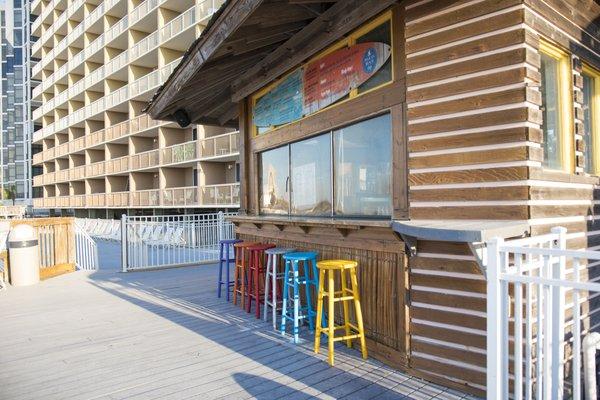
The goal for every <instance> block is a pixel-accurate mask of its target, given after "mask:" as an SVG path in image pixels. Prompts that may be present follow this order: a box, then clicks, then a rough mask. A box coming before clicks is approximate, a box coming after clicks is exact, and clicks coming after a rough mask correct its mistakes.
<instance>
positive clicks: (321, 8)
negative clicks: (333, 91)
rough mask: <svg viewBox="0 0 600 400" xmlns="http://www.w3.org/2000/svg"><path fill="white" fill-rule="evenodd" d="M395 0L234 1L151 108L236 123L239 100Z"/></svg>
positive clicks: (155, 112)
mask: <svg viewBox="0 0 600 400" xmlns="http://www.w3.org/2000/svg"><path fill="white" fill-rule="evenodd" d="M395 2H396V0H229V1H227V2H226V3H225V4H224V5H223V7H222V8H221V9H220V10H219V12H218V13H217V14H215V16H214V17H213V19H212V20H211V21H210V22H209V24H208V26H207V27H206V28H205V30H204V32H203V33H202V35H201V36H200V37H199V38H198V40H196V42H195V43H194V44H193V45H192V46H191V47H190V49H189V50H188V52H187V53H186V55H185V57H184V59H183V60H182V62H181V64H180V65H179V67H178V68H177V69H176V70H175V71H174V72H173V74H172V75H171V76H170V77H169V79H168V81H167V82H166V83H165V84H164V85H163V86H162V87H161V88H159V90H158V91H157V93H156V94H155V96H154V98H153V100H152V101H151V102H150V104H149V107H148V109H147V112H148V113H149V114H150V116H151V117H152V118H154V119H159V120H172V121H174V120H175V117H174V113H175V112H176V111H180V112H181V111H185V113H186V114H187V116H188V117H189V119H190V122H192V123H200V124H207V125H224V126H237V123H238V121H237V118H238V102H239V100H240V99H243V98H244V97H245V96H247V95H249V94H251V93H252V92H254V91H256V90H257V89H259V88H260V87H262V86H264V85H265V84H267V83H268V82H270V81H272V80H273V79H276V78H277V77H279V76H281V75H282V74H284V73H285V72H286V71H288V70H290V69H291V68H293V67H294V66H295V65H297V64H299V63H301V62H302V61H304V60H306V59H307V58H309V57H310V56H311V55H314V54H315V53H317V52H318V51H320V50H321V49H322V48H324V47H325V46H327V45H329V44H331V43H333V42H335V41H336V40H337V39H339V38H340V37H342V36H343V35H345V34H347V33H348V32H350V31H351V30H353V29H355V28H356V27H357V26H359V25H360V24H361V23H363V22H364V21H366V20H368V19H369V18H371V17H373V16H375V15H377V14H378V13H379V12H381V11H382V10H384V9H385V8H387V7H388V6H389V5H391V4H392V3H395Z"/></svg>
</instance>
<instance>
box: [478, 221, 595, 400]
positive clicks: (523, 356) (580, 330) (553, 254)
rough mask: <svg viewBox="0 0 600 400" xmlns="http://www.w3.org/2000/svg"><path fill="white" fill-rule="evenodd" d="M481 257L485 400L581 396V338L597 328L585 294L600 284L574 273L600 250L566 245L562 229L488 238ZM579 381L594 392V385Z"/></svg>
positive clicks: (592, 310)
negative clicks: (484, 288)
mask: <svg viewBox="0 0 600 400" xmlns="http://www.w3.org/2000/svg"><path fill="white" fill-rule="evenodd" d="M487 258H488V262H487V264H488V266H487V398H488V400H492V399H494V400H495V399H508V398H509V397H511V398H513V399H515V400H520V399H527V400H530V399H544V400H546V399H562V398H573V399H581V398H582V384H581V376H582V374H581V372H582V337H583V336H584V335H589V334H590V333H592V332H593V331H596V332H597V331H598V329H599V327H598V325H597V324H595V325H594V323H593V322H592V318H591V314H592V313H593V312H594V311H597V310H594V309H592V308H593V304H595V302H591V301H590V299H591V298H594V297H597V296H598V294H600V284H599V283H596V282H593V281H582V280H581V272H585V271H587V267H588V266H587V263H592V262H594V263H597V262H598V261H600V252H598V251H585V250H568V249H567V247H566V229H565V228H554V229H553V230H552V233H551V234H548V235H542V236H538V237H531V238H526V239H520V240H515V241H508V242H504V241H503V240H502V239H499V238H496V239H493V240H491V241H490V242H488V244H487ZM586 261H587V262H586ZM584 276H586V277H587V275H586V274H585V273H584ZM586 298H587V299H586ZM587 308H590V309H589V310H588V309H587ZM568 309H570V313H567V312H566V311H567V310H568ZM511 326H512V329H511ZM511 333H512V335H511ZM596 335H597V334H596ZM565 346H567V347H568V348H570V349H571V351H570V352H568V353H567V355H568V356H567V357H566V355H565ZM594 362H595V361H594ZM588 367H590V368H592V367H595V365H593V364H592V365H588ZM565 371H567V372H568V374H567V375H566V376H565ZM586 375H587V374H586ZM589 375H591V379H593V378H594V376H593V374H589ZM593 380H595V379H593ZM586 383H587V385H586V390H593V391H595V386H596V382H586ZM511 388H512V389H511ZM588 396H589V394H588ZM588 396H586V398H588ZM591 398H595V395H593V397H591Z"/></svg>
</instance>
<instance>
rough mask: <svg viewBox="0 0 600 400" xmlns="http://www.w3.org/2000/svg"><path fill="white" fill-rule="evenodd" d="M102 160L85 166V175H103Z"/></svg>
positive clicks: (88, 176) (87, 176)
mask: <svg viewBox="0 0 600 400" xmlns="http://www.w3.org/2000/svg"><path fill="white" fill-rule="evenodd" d="M104 166H105V165H104V161H98V162H95V163H92V164H89V165H86V166H85V177H86V178H90V177H94V176H99V175H104Z"/></svg>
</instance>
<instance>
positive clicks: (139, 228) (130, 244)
mask: <svg viewBox="0 0 600 400" xmlns="http://www.w3.org/2000/svg"><path fill="white" fill-rule="evenodd" d="M232 215H235V214H233V213H230V214H225V213H222V212H219V213H214V214H199V215H170V216H148V217H137V216H135V217H134V216H126V215H123V216H122V218H121V232H122V238H121V266H122V270H123V272H127V271H135V270H144V269H157V268H166V267H175V266H185V265H197V264H202V263H212V262H216V261H218V259H219V241H220V240H223V239H232V238H233V237H235V232H234V226H233V224H232V223H231V222H230V221H227V220H226V217H228V216H232Z"/></svg>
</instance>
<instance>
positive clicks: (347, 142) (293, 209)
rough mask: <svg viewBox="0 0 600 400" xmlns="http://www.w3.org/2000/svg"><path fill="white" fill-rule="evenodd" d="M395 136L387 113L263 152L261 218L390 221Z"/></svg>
mask: <svg viewBox="0 0 600 400" xmlns="http://www.w3.org/2000/svg"><path fill="white" fill-rule="evenodd" d="M391 132H392V128H391V118H390V115H389V114H384V115H381V116H378V117H375V118H371V119H368V120H365V121H362V122H359V123H356V124H353V125H349V126H346V127H344V128H340V129H337V130H334V131H330V132H327V133H324V134H321V135H318V136H315V137H312V138H309V139H305V140H302V141H299V142H295V143H292V144H289V145H286V146H283V147H279V148H276V149H274V150H269V151H265V152H263V153H261V154H260V156H259V162H260V184H259V186H260V211H261V213H263V214H284V215H295V216H328V217H388V216H390V215H391V210H392V204H391V169H392V165H391V164H392V162H391V158H392V155H391Z"/></svg>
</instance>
